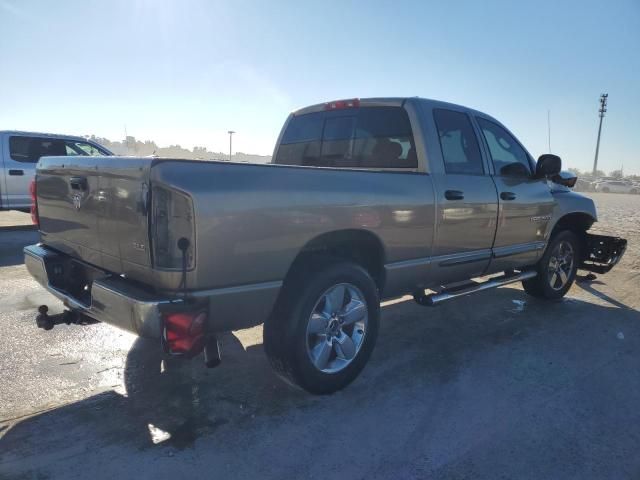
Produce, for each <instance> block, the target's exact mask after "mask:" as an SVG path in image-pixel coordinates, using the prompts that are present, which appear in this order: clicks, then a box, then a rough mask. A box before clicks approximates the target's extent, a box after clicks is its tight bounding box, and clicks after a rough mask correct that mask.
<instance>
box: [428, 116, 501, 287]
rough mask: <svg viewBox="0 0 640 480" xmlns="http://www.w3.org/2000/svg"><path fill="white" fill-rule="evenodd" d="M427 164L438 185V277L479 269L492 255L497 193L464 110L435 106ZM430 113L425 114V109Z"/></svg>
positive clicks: (435, 266) (452, 278)
mask: <svg viewBox="0 0 640 480" xmlns="http://www.w3.org/2000/svg"><path fill="white" fill-rule="evenodd" d="M431 116H432V118H426V123H427V125H429V122H431V121H432V122H433V123H434V124H435V125H434V128H429V129H428V130H429V131H431V132H435V133H436V134H437V137H436V138H433V136H432V139H431V141H430V143H431V144H434V145H435V144H437V145H438V148H435V147H434V148H432V149H431V150H430V151H431V152H432V156H433V155H435V156H436V157H437V156H440V158H441V161H437V160H438V159H437V158H430V160H429V162H430V170H431V173H432V175H433V178H434V183H435V186H436V204H437V209H438V210H437V216H436V218H437V220H436V222H437V224H436V238H435V242H434V257H433V269H434V270H433V272H434V275H435V277H436V278H438V279H439V280H440V281H441V282H442V283H446V282H455V281H459V280H464V279H466V278H470V277H474V276H478V275H481V274H482V273H483V272H484V271H485V269H486V268H487V266H488V265H489V260H490V258H491V246H492V244H493V239H494V235H495V231H496V218H497V208H498V201H497V194H496V188H495V185H494V183H493V181H492V179H491V176H490V175H489V171H488V168H487V165H486V162H485V161H484V159H483V157H482V154H481V150H480V145H479V142H478V138H477V134H476V131H475V130H474V127H473V124H472V122H471V119H470V117H469V115H468V114H467V112H466V111H465V110H463V109H460V110H457V109H456V108H455V107H453V106H452V107H450V108H435V109H433V110H432V115H431ZM427 117H429V115H427Z"/></svg>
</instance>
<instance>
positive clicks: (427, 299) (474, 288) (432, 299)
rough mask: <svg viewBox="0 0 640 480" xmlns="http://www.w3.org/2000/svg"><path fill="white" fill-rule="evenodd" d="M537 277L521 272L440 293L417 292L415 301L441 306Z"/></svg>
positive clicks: (532, 272)
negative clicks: (464, 297) (473, 294)
mask: <svg viewBox="0 0 640 480" xmlns="http://www.w3.org/2000/svg"><path fill="white" fill-rule="evenodd" d="M536 275H537V272H535V271H533V270H528V271H526V272H520V273H516V274H511V275H502V276H500V277H494V278H491V279H489V280H487V281H486V282H481V283H478V282H472V283H471V284H464V285H461V286H459V287H456V288H449V289H444V290H443V291H442V292H440V293H432V294H429V295H426V294H425V293H424V292H416V293H414V294H413V299H414V300H415V301H416V302H417V303H419V304H420V305H424V306H428V307H433V306H435V305H439V304H441V303H442V302H446V301H447V300H452V299H454V298H458V297H463V296H465V295H470V294H472V293H476V292H482V291H483V290H489V289H490V288H497V287H501V286H503V285H508V284H510V283H515V282H521V281H522V280H527V279H529V278H533V277H535V276H536Z"/></svg>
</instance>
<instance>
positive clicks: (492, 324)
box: [0, 194, 640, 479]
mask: <svg viewBox="0 0 640 480" xmlns="http://www.w3.org/2000/svg"><path fill="white" fill-rule="evenodd" d="M594 198H595V199H596V202H597V204H598V206H599V210H600V212H601V222H600V223H601V225H599V229H601V230H613V231H615V232H617V233H620V234H624V235H625V236H626V237H627V238H628V239H629V241H630V242H631V245H630V248H629V252H628V253H627V255H626V257H625V259H624V260H623V262H622V264H621V265H620V266H619V267H617V269H616V270H615V271H614V272H612V273H611V274H609V275H605V276H599V277H598V278H597V279H596V280H595V281H593V282H580V283H578V284H577V285H575V286H574V287H573V288H572V290H571V291H570V292H569V295H568V297H567V298H566V299H565V300H563V301H559V302H554V303H546V302H540V301H536V300H533V299H531V298H530V297H528V296H526V295H525V294H524V293H523V292H522V290H521V289H519V288H518V287H508V288H501V289H498V290H494V291H489V292H484V293H481V294H477V295H475V296H473V297H468V298H467V299H463V300H458V301H455V302H451V303H449V304H445V305H443V306H441V307H438V308H435V309H429V308H424V307H420V306H418V305H416V304H415V303H414V302H413V301H400V302H394V303H390V304H387V305H385V306H384V308H383V316H382V327H381V332H380V337H379V340H378V344H377V346H376V349H375V351H374V354H373V356H372V359H371V361H370V363H369V365H368V366H367V368H366V369H365V370H364V372H363V374H362V375H361V376H360V377H359V378H358V379H357V380H356V381H355V382H354V383H353V384H352V385H351V386H350V387H348V388H347V389H346V390H344V391H342V392H339V393H337V394H335V395H333V396H329V397H312V396H309V395H307V394H305V393H303V392H301V391H298V390H296V389H294V388H291V387H289V386H287V385H285V384H284V383H282V382H281V381H280V380H279V379H278V378H277V377H276V376H275V375H274V374H273V373H272V372H271V370H270V368H269V366H268V364H267V361H266V358H265V356H264V353H263V350H262V330H261V329H260V328H254V329H250V330H245V331H241V332H236V333H234V334H233V335H232V334H229V335H227V336H226V337H225V338H224V354H225V358H224V361H223V364H222V365H221V366H220V367H219V368H217V369H214V370H207V369H205V368H204V367H203V365H202V364H201V363H200V362H199V361H194V362H191V363H183V364H178V365H175V364H173V363H172V364H169V365H166V366H165V368H163V365H161V362H160V356H159V346H158V345H157V344H156V342H152V341H147V340H141V339H136V338H135V337H133V336H132V335H129V334H127V333H124V332H121V331H119V330H116V329H114V328H112V327H109V326H106V325H93V326H87V327H78V326H71V327H66V326H59V327H56V328H55V329H54V330H53V331H51V332H44V331H42V330H38V329H37V328H36V327H35V325H34V321H33V319H34V314H33V312H34V309H35V307H36V306H37V305H39V304H41V303H49V304H54V302H53V301H52V300H51V299H49V298H47V294H46V293H43V291H42V289H40V288H39V287H38V286H37V285H36V284H35V282H33V281H32V280H31V279H30V278H29V277H28V275H27V273H26V271H25V269H24V266H23V265H22V257H21V254H20V251H21V248H22V246H23V245H25V244H29V243H33V242H35V241H36V240H37V233H36V232H30V231H19V232H10V231H9V232H8V231H2V232H0V298H1V301H0V478H2V479H17V478H25V479H26V478H65V479H68V478H94V479H101V478H109V479H112V478H132V477H138V478H158V479H163V478H176V477H178V476H179V478H187V477H189V476H194V475H197V476H199V477H201V476H203V475H204V476H205V478H221V479H222V478H224V479H226V478H247V479H255V478H274V479H276V478H278V479H279V478H323V479H324V478H367V479H369V478H425V477H431V478H491V479H495V478H531V479H541V478H562V479H567V478H576V479H578V478H579V479H588V478H594V479H595V478H598V479H601V478H611V479H617V478H639V477H640V456H639V455H638V453H637V452H638V450H639V447H640V409H638V405H640V376H639V375H638V369H639V367H640V263H639V262H638V259H639V258H640V255H639V254H640V250H639V249H638V246H639V245H640V218H639V217H638V215H639V214H638V212H640V196H635V197H634V196H629V195H614V194H609V195H606V194H600V195H594Z"/></svg>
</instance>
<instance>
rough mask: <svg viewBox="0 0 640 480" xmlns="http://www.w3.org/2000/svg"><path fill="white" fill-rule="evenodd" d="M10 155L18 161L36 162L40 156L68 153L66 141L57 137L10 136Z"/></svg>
mask: <svg viewBox="0 0 640 480" xmlns="http://www.w3.org/2000/svg"><path fill="white" fill-rule="evenodd" d="M9 155H10V156H11V159H12V160H16V161H18V162H27V163H36V162H37V161H38V160H40V157H45V156H61V155H66V150H65V145H64V141H63V140H60V139H57V138H44V137H27V136H22V135H20V136H12V137H9Z"/></svg>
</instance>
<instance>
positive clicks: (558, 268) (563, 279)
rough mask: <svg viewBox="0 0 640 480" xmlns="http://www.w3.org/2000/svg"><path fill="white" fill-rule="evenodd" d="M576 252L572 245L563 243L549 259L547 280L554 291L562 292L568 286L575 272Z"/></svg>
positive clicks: (554, 250)
mask: <svg viewBox="0 0 640 480" xmlns="http://www.w3.org/2000/svg"><path fill="white" fill-rule="evenodd" d="M574 256H575V255H574V251H573V247H572V246H571V243H569V242H567V241H564V240H563V241H562V242H560V243H558V245H556V247H555V248H554V249H553V252H551V256H550V257H549V268H548V274H547V278H548V280H549V286H551V288H552V289H554V290H562V288H564V287H565V286H566V285H567V282H568V281H569V277H571V272H572V271H573V262H574Z"/></svg>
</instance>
